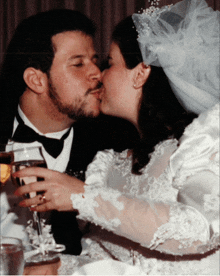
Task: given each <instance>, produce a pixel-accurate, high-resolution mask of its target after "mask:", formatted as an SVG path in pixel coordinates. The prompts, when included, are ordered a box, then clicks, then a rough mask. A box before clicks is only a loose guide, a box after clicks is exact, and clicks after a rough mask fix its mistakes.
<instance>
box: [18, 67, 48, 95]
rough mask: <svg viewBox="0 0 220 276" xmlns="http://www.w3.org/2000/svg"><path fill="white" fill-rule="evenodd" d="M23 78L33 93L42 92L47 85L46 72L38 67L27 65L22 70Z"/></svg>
mask: <svg viewBox="0 0 220 276" xmlns="http://www.w3.org/2000/svg"><path fill="white" fill-rule="evenodd" d="M23 78H24V81H25V83H26V85H27V86H28V88H29V89H30V90H32V91H33V92H35V93H39V94H40V93H43V92H44V91H45V88H46V87H47V80H48V78H47V74H46V73H43V72H42V71H41V70H39V69H36V68H33V67H28V68H27V69H26V70H25V71H24V74H23Z"/></svg>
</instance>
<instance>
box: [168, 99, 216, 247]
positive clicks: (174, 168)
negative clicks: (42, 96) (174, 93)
mask: <svg viewBox="0 0 220 276" xmlns="http://www.w3.org/2000/svg"><path fill="white" fill-rule="evenodd" d="M219 134H220V133H219V104H217V105H215V106H214V107H213V108H212V109H211V110H209V111H207V112H204V113H202V114H201V115H200V116H199V117H198V118H197V119H195V120H194V121H193V123H192V124H191V125H189V126H188V127H187V128H186V130H185V132H184V135H183V137H182V138H181V140H180V145H179V147H178V149H177V150H176V152H175V153H174V154H173V155H172V157H171V160H170V168H171V173H172V176H173V185H174V187H176V188H178V189H179V193H178V201H179V202H182V203H184V204H186V205H188V206H192V207H194V208H195V209H197V210H198V211H199V212H200V213H201V214H202V215H203V216H204V218H205V219H206V220H207V222H208V223H209V227H210V234H211V241H210V244H209V246H212V244H213V245H214V244H215V243H216V239H218V237H219V227H220V226H219V215H220V214H219V210H220V204H219V184H220V183H219V147H220V144H219Z"/></svg>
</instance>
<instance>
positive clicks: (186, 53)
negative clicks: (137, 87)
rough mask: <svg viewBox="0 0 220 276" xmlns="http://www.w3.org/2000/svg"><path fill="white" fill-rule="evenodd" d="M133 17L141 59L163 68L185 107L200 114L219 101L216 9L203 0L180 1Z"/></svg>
mask: <svg viewBox="0 0 220 276" xmlns="http://www.w3.org/2000/svg"><path fill="white" fill-rule="evenodd" d="M132 18H133V21H134V24H135V26H136V29H137V31H138V34H139V35H138V42H139V46H140V50H141V53H142V57H143V61H144V62H145V64H146V65H154V66H161V67H162V68H163V70H164V72H165V74H166V75H167V77H168V79H169V81H170V84H171V87H172V89H173V91H174V94H175V95H176V97H177V98H178V100H179V101H180V103H182V105H183V106H184V108H185V109H186V110H188V111H191V112H194V113H196V114H200V113H201V112H203V111H205V110H206V109H209V108H210V107H212V106H213V105H214V104H216V103H217V102H219V95H220V88H219V86H220V80H219V62H220V60H219V52H220V50H219V46H220V43H219V42H220V41H219V40H220V13H219V11H213V9H212V8H210V7H208V5H207V3H206V1H205V0H183V1H181V2H178V3H177V4H175V5H171V6H165V7H163V8H161V9H159V8H155V7H151V8H150V9H147V10H143V12H142V13H139V14H133V16H132Z"/></svg>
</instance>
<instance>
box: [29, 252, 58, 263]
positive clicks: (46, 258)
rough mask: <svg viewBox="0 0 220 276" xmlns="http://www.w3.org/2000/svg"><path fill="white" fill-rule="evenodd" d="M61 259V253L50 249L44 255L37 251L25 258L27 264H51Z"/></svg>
mask: <svg viewBox="0 0 220 276" xmlns="http://www.w3.org/2000/svg"><path fill="white" fill-rule="evenodd" d="M59 260H60V257H59V253H57V252H53V251H49V252H47V253H45V255H43V254H42V253H37V254H35V255H33V256H30V257H29V258H27V259H26V260H25V262H26V266H29V265H33V264H34V265H38V264H39V265H43V264H49V263H55V262H57V261H59Z"/></svg>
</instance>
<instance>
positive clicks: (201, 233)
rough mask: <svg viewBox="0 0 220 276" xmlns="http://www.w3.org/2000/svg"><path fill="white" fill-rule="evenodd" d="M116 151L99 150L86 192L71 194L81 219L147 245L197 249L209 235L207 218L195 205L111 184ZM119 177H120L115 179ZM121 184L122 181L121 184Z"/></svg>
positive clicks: (165, 249)
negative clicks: (146, 195) (134, 193)
mask: <svg viewBox="0 0 220 276" xmlns="http://www.w3.org/2000/svg"><path fill="white" fill-rule="evenodd" d="M113 160H114V152H113V151H112V150H107V151H104V152H99V153H98V154H97V156H96V157H95V160H94V161H93V163H91V164H90V165H89V168H88V171H87V172H88V174H87V180H86V184H87V185H85V192H84V193H83V194H72V195H71V199H72V202H73V207H74V209H77V210H78V211H79V216H78V218H79V219H82V220H87V221H91V222H92V223H94V224H96V225H99V226H101V227H103V228H105V229H107V230H109V231H112V232H114V233H115V234H117V235H119V236H123V237H126V238H128V239H130V240H132V241H135V242H137V243H139V244H141V245H142V246H144V247H148V248H151V249H155V248H156V249H157V250H160V251H163V252H169V253H173V254H184V253H189V252H195V251H196V245H197V244H198V243H200V244H201V243H205V242H206V241H207V240H208V238H209V230H208V225H207V221H206V219H204V217H203V216H202V215H201V214H200V213H199V212H198V211H197V210H196V209H195V208H193V207H190V206H186V205H184V204H181V203H177V202H172V203H171V202H170V203H168V202H166V203H163V202H152V201H150V200H149V199H147V198H143V197H141V196H140V197H138V196H136V197H134V198H133V197H132V198H131V197H129V196H126V195H125V194H124V193H123V192H122V191H120V190H119V189H113V188H110V187H109V186H108V177H107V176H108V175H109V172H110V171H111V166H112V162H113ZM115 181H116V182H117V181H119V180H117V177H116V178H115ZM119 184H120V183H119ZM198 225H200V227H198Z"/></svg>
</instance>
